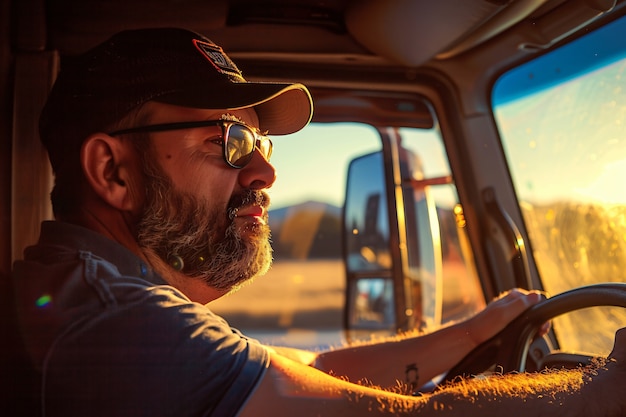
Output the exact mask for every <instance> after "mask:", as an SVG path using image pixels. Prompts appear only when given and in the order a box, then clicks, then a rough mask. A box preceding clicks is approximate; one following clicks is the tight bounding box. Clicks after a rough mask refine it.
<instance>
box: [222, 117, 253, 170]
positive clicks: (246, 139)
mask: <svg viewBox="0 0 626 417" xmlns="http://www.w3.org/2000/svg"><path fill="white" fill-rule="evenodd" d="M255 141H256V138H255V137H254V134H253V133H252V132H251V131H250V130H249V129H247V128H246V127H245V126H240V125H237V124H233V125H231V126H230V129H229V131H228V140H227V141H226V149H225V152H226V159H227V160H228V162H229V163H230V164H231V165H233V166H234V167H236V168H241V167H243V166H245V165H246V164H247V163H248V162H250V159H251V158H252V154H253V152H254V142H255Z"/></svg>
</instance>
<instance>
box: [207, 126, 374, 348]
mask: <svg viewBox="0 0 626 417" xmlns="http://www.w3.org/2000/svg"><path fill="white" fill-rule="evenodd" d="M272 142H273V143H274V152H273V154H272V159H271V162H272V164H273V165H274V167H275V169H276V177H277V179H276V182H275V184H274V185H273V186H272V188H270V189H269V190H268V193H269V195H270V198H271V206H270V213H269V223H270V227H271V229H272V247H273V249H274V264H273V266H272V268H271V269H270V271H269V272H268V273H267V274H266V275H265V276H262V277H258V278H256V279H255V282H254V284H253V285H249V286H244V288H242V289H240V290H239V291H237V292H235V293H233V294H230V295H227V296H225V297H222V298H221V299H219V300H216V301H214V302H212V303H211V304H210V308H211V309H212V310H213V311H214V312H216V313H217V314H220V315H222V316H224V317H225V318H226V319H227V320H228V321H229V323H230V324H231V325H232V326H233V327H237V328H239V329H241V330H244V331H245V333H246V334H247V335H249V336H251V337H255V338H257V339H259V340H261V341H263V342H265V343H268V344H280V345H286V346H294V347H302V348H315V347H321V346H338V345H340V344H342V343H343V342H344V337H343V327H344V324H343V317H344V300H345V295H344V294H345V267H344V264H343V260H342V247H341V222H342V220H341V216H342V207H343V199H344V196H345V185H346V174H347V167H348V164H349V162H350V161H351V160H352V159H354V158H355V157H358V156H360V155H363V154H366V153H369V152H373V151H377V150H379V149H380V148H381V140H380V135H379V134H378V132H377V131H376V130H375V129H374V128H373V127H371V126H369V125H365V124H357V123H332V124H319V123H312V124H311V125H309V126H307V127H306V128H305V129H303V130H302V131H300V132H297V133H295V134H293V135H289V136H284V137H281V136H274V137H272Z"/></svg>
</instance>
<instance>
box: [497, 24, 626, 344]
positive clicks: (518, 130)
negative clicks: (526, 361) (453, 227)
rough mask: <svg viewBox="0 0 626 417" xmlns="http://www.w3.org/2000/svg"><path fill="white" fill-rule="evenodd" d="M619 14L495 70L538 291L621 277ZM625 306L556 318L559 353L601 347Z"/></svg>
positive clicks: (623, 62) (625, 211)
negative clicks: (505, 68)
mask: <svg viewBox="0 0 626 417" xmlns="http://www.w3.org/2000/svg"><path fill="white" fill-rule="evenodd" d="M625 30H626V19H624V18H622V19H620V20H617V21H615V22H613V23H611V24H610V25H607V26H606V27H603V28H602V29H600V30H598V31H596V32H593V33H591V34H589V35H587V36H586V37H582V38H580V39H578V40H576V41H574V42H572V43H571V44H568V45H565V46H564V47H562V48H561V49H558V50H556V51H553V52H551V53H549V54H546V55H544V56H542V57H539V58H538V59H535V60H533V61H530V62H528V63H527V64H525V65H523V66H520V67H519V68H515V69H513V70H512V71H510V72H508V73H506V74H504V75H503V76H502V77H501V78H500V79H499V80H498V82H497V83H496V85H495V87H494V92H493V103H494V114H495V120H496V123H497V126H498V129H499V131H500V135H501V137H502V141H503V148H504V152H505V155H506V157H507V160H508V163H509V167H510V170H511V176H512V180H513V184H514V186H515V190H516V192H517V196H518V199H519V204H520V210H521V212H522V214H523V216H524V221H525V224H526V228H527V231H528V235H529V238H530V247H531V248H532V251H533V256H534V260H535V262H536V264H537V268H538V270H539V273H540V275H541V280H542V283H543V285H544V288H545V289H546V291H547V292H548V293H550V294H558V293H560V292H563V291H566V290H568V289H571V288H574V287H579V286H584V285H588V284H594V283H601V282H623V281H624V271H625V270H626V186H625V185H624V178H626V146H624V144H625V137H626V129H625V126H626V89H624V79H625V78H626V47H625V46H624V43H623V42H615V39H621V38H620V37H621V36H623V33H624V31H625ZM625 320H626V314H625V313H624V309H621V308H610V307H606V308H593V309H585V310H579V311H575V312H573V313H570V314H567V315H564V316H561V317H557V318H556V319H555V320H554V325H553V328H554V330H555V333H556V335H557V337H558V341H559V344H560V347H561V348H562V349H565V350H575V351H584V352H594V353H598V354H601V355H606V354H608V353H609V352H610V350H611V347H612V344H613V339H614V332H615V330H616V329H617V328H619V327H621V326H622V325H623V323H624V321H625Z"/></svg>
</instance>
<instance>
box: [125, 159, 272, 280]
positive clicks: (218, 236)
mask: <svg viewBox="0 0 626 417" xmlns="http://www.w3.org/2000/svg"><path fill="white" fill-rule="evenodd" d="M148 164H150V165H153V163H148ZM146 171H148V172H146V179H147V180H148V183H149V184H148V187H147V195H146V209H145V211H144V214H143V216H142V219H141V220H140V222H139V224H138V234H137V240H138V242H139V245H140V246H141V247H142V248H144V249H147V250H150V251H152V252H153V253H155V254H157V255H158V256H159V257H160V258H161V259H162V260H164V261H165V262H166V263H167V264H169V265H170V266H171V267H172V268H174V269H176V270H178V271H180V272H182V273H184V274H185V275H187V276H189V277H192V278H197V279H201V280H202V281H204V282H205V283H206V284H207V285H208V286H210V287H212V288H214V289H216V290H219V291H226V292H227V291H232V290H234V289H236V288H238V287H239V286H241V285H242V284H243V283H245V282H247V281H248V280H250V279H252V278H253V277H255V276H257V275H262V274H264V273H265V272H267V270H268V269H269V267H270V265H271V262H272V248H271V245H270V229H269V226H268V225H267V219H265V220H266V222H265V224H264V225H259V224H254V225H249V226H247V227H246V236H242V235H241V234H240V233H239V232H238V229H237V227H236V225H235V223H234V218H235V214H236V213H237V211H238V210H239V209H241V208H243V207H245V206H248V205H250V204H253V203H254V204H258V205H261V206H263V207H267V205H268V204H269V197H268V196H267V195H266V194H265V193H263V192H261V191H252V190H248V191H246V192H244V193H242V194H238V195H235V196H233V198H231V200H230V201H229V204H228V209H227V211H226V212H224V211H223V210H220V208H218V207H214V206H213V207H211V205H210V204H209V202H208V201H201V200H199V199H198V198H196V197H195V196H193V195H189V194H187V193H182V192H179V191H177V190H175V189H174V187H173V185H172V184H171V181H170V180H169V178H167V176H166V174H164V173H162V172H161V169H160V167H156V166H154V165H153V166H152V169H148V168H146ZM149 171H153V172H149Z"/></svg>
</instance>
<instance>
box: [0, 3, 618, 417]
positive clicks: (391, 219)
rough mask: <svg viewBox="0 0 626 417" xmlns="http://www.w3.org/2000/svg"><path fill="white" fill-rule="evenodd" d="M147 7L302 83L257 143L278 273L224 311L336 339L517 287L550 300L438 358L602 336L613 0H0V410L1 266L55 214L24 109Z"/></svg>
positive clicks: (469, 370)
mask: <svg viewBox="0 0 626 417" xmlns="http://www.w3.org/2000/svg"><path fill="white" fill-rule="evenodd" d="M147 27H184V28H187V29H191V30H194V31H197V32H199V33H202V34H204V35H205V36H207V37H208V38H209V39H211V40H213V41H215V42H216V43H217V44H219V45H220V46H221V47H222V48H223V49H224V50H225V51H226V52H227V53H228V55H229V56H230V57H231V58H232V59H233V60H234V61H235V62H236V63H237V65H238V66H239V68H240V69H241V70H242V71H243V74H244V76H245V77H246V78H247V79H249V80H257V79H258V80H268V81H291V82H300V83H302V84H304V85H306V86H307V87H308V88H309V89H310V91H311V94H312V97H313V101H314V106H315V112H314V116H313V120H312V123H311V125H310V126H309V127H307V128H306V129H304V130H303V131H302V132H299V133H297V134H295V135H292V136H293V137H285V138H276V140H275V141H274V145H275V156H274V160H276V161H277V162H276V164H277V165H276V166H277V171H278V175H279V180H278V181H277V183H276V185H275V186H274V187H273V188H275V189H276V190H275V191H274V190H272V192H273V193H274V192H275V196H272V199H273V201H274V205H273V207H274V209H273V211H271V212H270V224H271V225H272V229H273V244H274V252H275V263H274V267H275V272H270V273H269V274H268V276H267V277H263V278H261V279H259V281H258V283H255V285H253V286H250V288H244V289H243V290H241V291H240V293H241V294H239V293H237V294H233V295H231V296H229V297H227V298H225V299H224V300H219V301H217V302H216V303H215V306H214V310H215V311H216V312H218V313H220V314H222V315H224V316H225V317H226V318H227V319H228V320H229V321H231V322H232V323H233V324H234V325H235V326H236V327H239V328H240V329H242V330H244V331H246V332H249V333H252V334H253V335H255V336H256V337H258V338H259V339H261V340H269V341H270V342H276V343H285V344H288V345H293V346H299V347H303V346H304V347H320V346H329V345H337V344H343V343H350V342H351V341H354V340H357V339H360V338H364V337H371V336H372V335H376V334H393V333H395V332H399V331H407V330H412V329H418V330H421V331H429V330H432V329H434V328H436V327H437V326H441V325H445V324H446V323H449V322H452V321H455V320H459V319H461V318H463V317H467V315H470V314H473V313H475V312H476V311H478V310H480V309H481V308H483V307H484V305H485V304H486V303H487V302H488V301H489V300H490V299H492V298H494V297H495V296H497V295H498V294H499V293H501V292H502V291H505V290H507V289H510V288H514V287H521V288H527V289H539V290H542V291H546V293H548V294H549V295H550V296H551V299H552V302H551V303H547V304H546V305H545V306H542V307H541V308H537V309H536V310H533V312H531V313H529V314H528V315H526V316H525V317H523V318H521V319H520V320H518V322H515V323H513V324H512V325H511V326H510V328H509V329H506V330H505V331H504V332H503V333H502V334H501V335H499V336H498V337H496V338H495V339H494V340H493V341H491V342H490V343H488V344H486V345H485V346H481V347H480V348H479V349H477V351H475V352H473V353H472V354H471V355H470V356H469V357H467V358H466V359H465V360H464V361H463V362H462V363H460V364H459V365H458V366H457V367H456V368H455V369H453V370H451V371H450V374H449V375H448V377H449V378H452V377H454V376H456V375H460V374H476V373H479V372H482V371H485V370H488V369H494V367H496V366H500V367H503V368H504V369H505V370H511V371H513V370H538V369H542V368H544V367H555V366H575V365H576V364H578V363H584V362H585V361H588V360H590V358H592V357H593V356H597V355H606V354H607V353H608V352H609V351H610V348H611V346H612V341H613V334H614V332H615V330H616V329H617V328H619V327H623V325H624V323H625V322H626V321H625V318H626V315H624V311H623V307H626V289H625V288H624V285H626V284H624V283H623V282H624V279H625V278H626V276H625V274H624V271H625V270H626V185H625V183H624V180H623V179H624V178H626V37H624V35H623V34H624V33H626V1H623V0H445V1H444V0H442V1H438V2H433V1H429V0H396V1H386V0H323V1H322V0H294V1H287V0H211V1H209V0H136V1H121V0H80V1H78V0H0V32H1V36H0V97H1V100H0V129H1V132H0V133H1V134H0V158H2V161H1V162H0V170H1V175H0V193H1V194H2V199H1V201H2V203H1V204H0V239H1V246H0V249H1V250H0V278H1V280H0V297H1V307H2V309H3V310H2V311H3V312H2V314H1V319H0V321H1V322H2V336H0V338H2V340H3V341H6V342H2V366H3V370H2V375H3V377H2V379H3V380H2V383H3V396H6V400H5V401H3V406H6V407H8V408H7V410H9V409H11V410H12V409H17V408H14V407H18V408H22V407H24V406H29V405H32V404H34V402H33V401H34V400H33V395H34V396H36V390H37V388H36V382H33V381H36V375H35V374H34V373H33V371H32V370H30V369H29V366H28V359H27V358H26V356H25V354H24V352H23V349H22V347H21V341H20V338H21V335H20V332H19V331H18V327H17V324H16V323H17V322H18V321H19V317H17V314H16V312H15V308H14V307H15V306H14V303H13V285H12V281H11V265H12V263H13V262H14V261H15V260H16V259H19V258H21V256H22V252H23V251H24V249H25V248H26V247H27V246H29V245H31V244H33V243H34V242H36V241H37V237H38V235H39V228H40V223H41V221H43V220H46V219H51V218H52V210H51V206H50V201H49V193H50V190H51V186H52V183H53V180H54V179H53V175H52V171H51V168H50V166H49V163H48V160H47V156H46V153H45V150H44V149H43V147H42V145H41V144H40V142H39V138H38V127H37V126H38V117H39V112H40V111H41V108H42V106H43V103H44V102H45V99H46V97H47V94H48V92H49V91H50V88H51V86H52V84H53V82H54V80H55V77H56V75H57V73H58V71H59V70H60V69H61V68H62V67H63V62H64V58H65V57H66V56H68V55H72V54H77V53H81V52H83V51H85V50H87V49H88V48H90V47H92V46H94V45H96V44H98V43H100V42H102V41H104V40H106V39H107V38H108V37H110V36H111V35H113V34H114V33H116V32H118V31H121V30H126V29H135V28H147ZM281 149H283V150H282V151H281ZM281 152H284V154H281ZM281 155H282V156H281ZM280 160H282V161H286V162H284V163H285V165H284V166H283V165H279V164H281V162H280ZM281 175H283V176H284V178H285V179H284V182H281V181H283V180H281V179H280V178H281ZM273 273H275V274H277V275H276V278H274V276H273V275H272V274H273ZM279 274H284V276H283V275H280V276H278V275H279ZM322 276H323V277H324V279H322V278H319V277H322ZM272 285H276V287H271V288H270V290H269V292H271V293H272V294H276V295H275V297H276V298H275V299H274V298H271V299H267V300H265V301H264V300H263V297H261V296H259V294H263V291H268V288H269V287H268V286H272ZM255 286H258V290H257V291H259V293H255V292H254V291H255V289H254V287H255ZM277 288H279V289H280V290H279V289H277ZM280 291H284V292H280ZM289 291H296V292H297V293H293V292H289ZM250 300H254V302H251V301H250ZM294 300H298V301H294ZM549 301H550V300H549ZM42 303H45V300H42ZM566 313H567V314H566ZM552 319H554V321H553V325H552V329H551V331H550V333H549V334H548V335H547V336H546V337H543V338H538V339H535V338H534V335H535V332H536V330H537V328H538V326H540V325H541V323H543V322H544V321H545V320H552ZM381 360H384V358H383V359H381ZM444 377H445V376H444ZM33 390H34V391H35V393H34V394H33ZM35 408H36V407H35ZM30 412H32V409H30V410H29V411H25V414H24V415H32V414H30Z"/></svg>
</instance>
